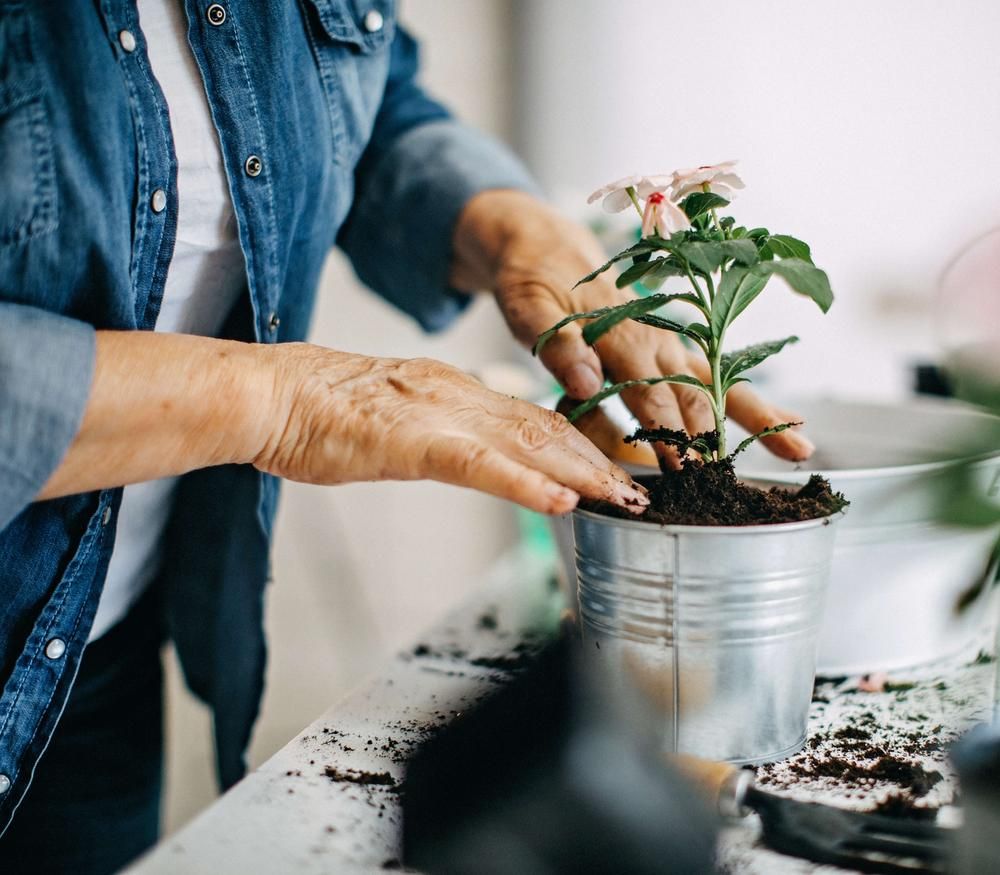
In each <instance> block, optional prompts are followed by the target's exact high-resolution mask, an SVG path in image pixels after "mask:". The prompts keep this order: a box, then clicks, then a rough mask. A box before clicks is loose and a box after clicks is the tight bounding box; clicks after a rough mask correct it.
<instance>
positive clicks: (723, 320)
mask: <svg viewBox="0 0 1000 875" xmlns="http://www.w3.org/2000/svg"><path fill="white" fill-rule="evenodd" d="M764 264H771V262H765V263H764ZM764 264H758V265H756V266H755V267H753V268H746V267H731V268H729V270H727V271H726V272H725V273H724V274H723V275H722V282H720V283H719V288H718V291H716V293H715V300H714V301H713V302H712V319H711V326H712V336H713V337H715V338H719V337H721V336H722V333H723V332H724V331H725V330H726V328H727V327H728V326H729V324H730V323H731V322H732V321H733V320H734V319H735V318H736V317H737V316H739V315H740V313H742V312H743V311H744V310H745V309H746V308H747V307H748V306H749V305H750V303H751V302H752V301H753V299H754V298H756V297H757V295H759V294H760V293H761V292H762V291H763V290H764V286H766V285H767V281H768V279H770V276H768V275H765V276H761V275H759V274H758V273H756V271H758V270H759V269H760V268H761V267H763V266H764Z"/></svg>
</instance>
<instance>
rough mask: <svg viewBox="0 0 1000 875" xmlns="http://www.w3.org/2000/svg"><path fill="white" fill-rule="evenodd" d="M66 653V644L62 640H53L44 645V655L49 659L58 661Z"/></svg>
mask: <svg viewBox="0 0 1000 875" xmlns="http://www.w3.org/2000/svg"><path fill="white" fill-rule="evenodd" d="M65 652H66V642H65V641H63V640H62V638H53V639H52V640H51V641H50V642H49V643H48V644H46V645H45V655H46V656H47V657H48V658H49V659H59V658H60V657H61V656H62V655H63V654H64V653H65Z"/></svg>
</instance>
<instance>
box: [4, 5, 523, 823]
mask: <svg viewBox="0 0 1000 875" xmlns="http://www.w3.org/2000/svg"><path fill="white" fill-rule="evenodd" d="M184 2H185V6H186V9H187V14H188V20H189V30H188V39H189V42H190V44H191V47H192V50H193V53H194V57H195V60H196V62H197V65H198V67H199V68H200V71H201V74H202V77H203V79H204V83H205V88H206V92H207V95H208V101H209V105H210V108H211V112H212V116H213V119H214V121H215V125H216V127H217V129H218V133H219V139H220V145H221V150H222V156H223V161H224V165H225V171H226V175H227V178H228V182H229V188H230V191H231V193H232V198H233V202H234V208H235V212H236V217H237V222H238V227H239V240H240V244H241V247H242V250H243V253H244V256H245V259H246V265H247V288H246V292H245V294H243V295H242V296H241V299H240V301H239V303H238V304H237V306H236V307H235V308H234V310H233V312H232V313H231V315H230V317H229V319H228V321H227V324H226V327H225V329H224V331H223V336H226V337H231V338H235V339H241V340H246V341H256V342H259V343H275V342H279V341H289V340H299V339H302V338H303V336H304V335H305V333H306V330H307V328H308V323H309V316H310V311H311V309H312V304H313V296H314V292H315V288H316V284H317V279H318V277H319V274H320V270H321V268H322V266H323V262H324V258H325V256H326V255H327V252H328V250H329V249H330V248H331V247H332V246H334V245H339V246H340V247H342V249H343V250H344V251H345V252H346V253H347V255H348V256H349V257H350V259H351V261H352V263H353V265H354V268H355V270H356V271H357V273H358V275H359V277H360V278H361V279H362V280H363V281H364V282H365V283H367V284H368V285H369V286H371V287H372V288H373V289H375V290H376V291H377V292H378V293H379V294H381V295H383V296H384V297H386V298H387V299H388V300H389V301H391V302H392V303H393V304H395V305H397V306H398V307H400V308H402V309H403V310H404V311H406V312H408V313H409V314H411V315H412V316H413V317H414V318H415V319H417V320H418V321H419V323H420V324H421V325H422V326H423V327H424V328H425V329H428V330H435V329H439V328H442V327H444V326H445V325H447V324H448V323H449V321H450V320H451V319H452V318H453V317H454V316H455V315H456V314H457V313H459V312H460V310H461V309H462V306H463V302H464V300H465V298H464V297H463V296H461V295H459V294H457V293H455V292H454V291H453V290H450V289H449V288H448V282H447V276H448V270H449V261H450V254H451V237H452V232H453V228H454V225H455V222H456V219H457V217H458V213H459V211H460V210H461V208H462V206H463V205H464V204H465V202H466V201H467V200H468V199H469V198H470V197H471V196H472V195H474V194H475V193H476V192H478V191H481V190H484V189H488V188H522V189H525V188H531V187H532V183H531V181H530V179H529V178H528V176H527V174H526V173H525V171H524V169H523V168H522V167H521V165H520V164H519V163H518V162H517V160H516V159H514V158H513V157H512V156H511V155H510V154H509V153H508V152H507V151H506V150H505V149H504V148H502V147H501V146H500V145H498V144H497V143H495V142H493V141H491V140H489V139H488V138H486V137H483V136H481V135H479V134H477V133H475V132H474V131H472V130H470V129H468V128H466V127H463V126H462V125H461V124H460V123H458V122H456V121H455V120H453V119H452V118H451V117H450V116H449V114H448V112H447V111H446V110H445V109H444V108H443V107H442V106H441V105H440V104H438V103H436V102H435V101H433V100H432V99H430V98H429V97H428V96H427V95H426V94H425V93H424V92H423V91H422V90H421V89H420V87H419V85H418V84H417V83H416V78H415V77H416V74H417V67H418V64H417V49H416V45H415V43H414V41H413V40H412V39H411V38H410V37H409V36H408V35H407V34H406V33H405V32H404V31H403V30H402V29H401V28H400V27H399V26H398V25H397V23H396V10H395V8H394V3H393V0H301V2H300V3H295V2H292V0H266V2H265V0H259V2H251V0H227V2H224V3H222V4H209V3H208V2H207V0H184ZM210 7H211V10H210ZM251 156H254V157H255V159H256V160H251ZM258 171H259V172H258ZM176 173H177V168H176V159H175V155H174V147H173V140H172V136H171V130H170V119H169V115H168V109H167V106H166V104H165V102H164V99H163V94H162V93H161V91H160V88H159V86H158V84H157V82H156V80H155V79H154V77H153V76H152V74H151V72H150V67H149V62H148V59H147V56H146V46H145V42H144V38H143V34H142V29H141V22H140V21H139V20H138V13H137V10H136V6H135V3H134V2H128V0H63V2H59V3H35V2H29V0H23V2H9V0H0V682H2V684H3V690H2V694H0V830H3V829H6V827H7V825H8V824H9V823H10V820H11V818H12V816H13V813H14V811H15V809H16V808H17V805H18V803H19V801H20V800H21V798H22V797H23V795H24V793H25V791H26V789H27V788H28V785H29V783H30V781H31V777H32V773H33V771H34V768H35V764H36V763H37V761H38V759H39V757H40V756H41V755H42V753H43V751H44V750H45V747H46V744H47V743H48V739H49V738H50V736H51V734H52V732H53V729H54V728H55V726H56V723H57V721H58V719H59V715H60V713H61V712H62V709H63V708H64V706H65V703H66V700H67V697H68V695H69V693H70V689H71V687H72V685H73V679H74V676H75V673H76V671H77V667H78V665H79V662H80V656H81V653H82V651H83V649H84V645H85V642H86V639H87V635H88V631H89V628H90V625H91V622H92V620H93V617H94V612H95V610H96V606H97V602H98V599H99V597H100V593H101V588H102V586H103V581H104V575H105V572H106V569H107V565H108V560H109V558H110V555H111V551H112V547H113V544H114V536H115V522H116V514H117V511H118V506H119V503H120V499H121V490H120V489H107V490H104V491H101V492H93V493H88V494H82V495H74V496H70V497H66V498H60V499H56V500H52V501H45V502H35V501H34V499H35V496H36V495H37V494H38V492H39V491H40V489H41V487H42V486H43V485H44V484H45V482H46V481H47V480H48V478H49V477H50V475H51V474H52V472H53V471H54V470H55V469H56V467H57V466H58V464H59V462H60V461H61V459H62V457H63V456H64V454H65V452H66V450H67V448H68V446H69V444H70V442H71V441H72V440H73V437H74V435H75V433H76V431H77V429H78V428H79V424H80V421H81V418H82V414H83V410H84V407H85V405H86V401H87V397H88V392H89V388H90V383H91V379H92V376H93V369H94V349H95V338H94V332H95V330H97V329H118V330H133V331H149V330H152V329H153V328H154V326H155V324H156V318H157V312H158V308H159V305H160V299H161V296H162V293H163V284H164V278H165V276H166V273H167V269H168V267H169V265H170V258H171V252H172V247H173V242H174V233H175V222H176V216H177V188H176ZM219 403H220V404H221V403H224V399H221V398H220V399H219ZM276 499H277V484H276V482H275V481H274V480H273V479H271V478H269V477H265V476H263V475H261V474H259V473H258V472H257V471H255V470H254V469H253V468H251V467H249V466H235V465H234V466H221V467H216V468H209V469H205V470H201V471H196V472H193V473H191V474H188V475H186V476H185V477H183V478H181V482H180V485H179V487H178V490H177V494H176V499H175V503H174V508H173V513H172V517H171V520H170V523H169V525H168V528H167V535H166V537H167V543H166V545H165V549H164V554H165V560H164V566H163V568H162V571H161V580H160V585H161V586H162V587H163V590H164V592H165V594H166V601H167V617H168V626H169V631H170V634H171V636H172V637H173V639H174V642H175V644H176V647H177V650H178V653H179V656H180V659H181V664H182V666H183V669H184V673H185V678H186V680H187V682H188V684H189V685H190V686H191V688H192V689H193V691H194V692H195V693H196V694H197V695H198V696H199V697H201V698H202V699H203V700H204V701H205V702H207V703H208V704H209V705H210V706H211V707H212V708H213V709H214V717H215V720H214V726H215V736H216V749H217V755H218V767H219V777H220V781H221V783H222V784H223V786H229V785H230V784H232V783H234V782H235V781H236V780H238V779H239V778H240V776H241V775H242V774H243V771H244V761H243V751H244V749H245V747H246V743H247V741H248V738H249V734H250V730H251V727H252V724H253V721H254V719H255V717H256V714H257V709H258V705H259V700H260V696H261V692H262V684H263V669H264V658H265V649H264V640H263V633H262V612H263V593H264V589H265V583H266V581H267V578H268V542H269V538H270V532H271V524H272V520H273V517H274V512H275V503H276ZM122 719H123V720H127V719H128V715H125V714H123V715H122Z"/></svg>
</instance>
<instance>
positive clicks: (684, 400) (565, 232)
mask: <svg viewBox="0 0 1000 875" xmlns="http://www.w3.org/2000/svg"><path fill="white" fill-rule="evenodd" d="M455 243H456V263H455V267H454V270H453V274H452V280H453V282H454V283H455V284H456V286H457V287H459V288H464V289H470V290H471V289H474V288H490V289H493V291H494V292H495V294H496V299H497V303H498V304H499V305H500V309H501V311H502V312H503V315H504V318H505V319H506V320H507V324H508V325H509V326H510V329H511V331H512V332H513V334H514V336H515V337H516V338H517V339H518V340H520V341H521V342H522V343H524V344H525V345H527V346H531V345H532V344H534V342H535V339H536V338H537V337H538V335H539V334H541V333H542V332H543V331H545V330H546V329H548V328H551V327H552V326H553V325H555V324H556V323H557V322H558V321H559V320H560V319H562V318H564V317H566V316H568V315H570V314H571V313H577V312H581V311H585V310H594V309H597V308H598V307H604V306H607V305H609V304H620V303H622V302H624V301H627V300H629V299H630V298H633V297H635V295H634V294H633V293H632V292H631V291H629V290H626V289H618V288H616V287H615V284H614V282H613V281H612V280H611V279H609V278H608V274H602V275H601V276H599V277H598V278H597V279H595V280H594V281H592V282H589V283H586V284H584V285H582V286H579V287H578V288H576V289H574V288H573V286H574V284H575V283H576V281H577V280H578V279H580V277H582V276H585V275H586V274H588V273H590V271H592V270H593V269H594V268H595V267H596V266H597V265H599V264H601V263H602V262H604V261H605V260H606V259H607V256H606V255H605V254H604V253H603V252H602V251H601V247H600V244H599V243H598V241H597V240H596V238H595V237H594V235H593V234H591V233H590V232H589V231H588V230H587V229H585V228H583V227H582V226H580V225H578V224H576V223H574V222H571V221H569V220H568V219H566V218H564V217H562V216H561V215H559V214H558V213H557V212H556V211H555V210H553V209H551V208H550V207H548V206H546V205H545V204H544V203H542V202H540V201H539V200H538V199H536V198H534V197H532V196H530V195H527V194H523V193H520V192H513V191H488V192H483V193H482V194H480V195H478V196H476V197H475V198H473V199H472V200H471V201H470V202H469V204H468V205H467V206H466V208H465V210H464V211H463V214H462V216H461V219H460V220H459V226H458V228H457V230H456V235H455ZM580 324H581V323H577V322H575V323H572V324H570V325H567V326H566V327H565V328H564V329H562V330H561V331H560V332H559V333H558V334H557V335H556V336H555V337H553V338H552V340H550V341H549V342H548V344H546V346H545V348H544V349H543V350H542V353H541V359H542V362H543V363H544V364H545V366H546V367H547V368H548V369H549V370H550V371H551V372H552V374H553V375H554V376H555V377H556V379H557V380H558V381H559V383H560V384H561V385H562V387H563V388H564V389H565V390H566V392H567V393H568V394H569V395H571V396H572V397H574V398H580V399H585V398H589V397H590V396H592V395H594V394H596V393H597V392H598V391H600V389H601V387H602V385H603V383H604V380H605V378H608V379H610V380H611V381H613V382H622V381H625V380H634V379H642V378H645V377H652V376H657V375H663V374H692V375H694V376H697V377H698V378H699V379H701V380H702V381H704V382H711V376H710V374H709V369H708V366H707V362H706V361H705V358H704V356H703V355H702V354H701V352H700V351H698V350H688V349H687V348H685V346H684V345H683V343H681V341H680V339H679V338H678V337H677V336H676V335H675V334H671V333H669V332H666V331H662V330H659V329H655V328H651V327H649V326H645V325H641V324H639V323H637V322H631V321H626V322H623V323H621V324H620V325H618V326H616V327H615V328H613V329H612V330H611V331H609V332H608V333H607V334H605V335H604V336H603V337H602V338H601V339H600V340H599V341H598V342H597V343H596V344H595V345H594V347H593V348H591V347H589V346H587V345H586V344H585V343H584V341H583V337H582V332H581V328H580ZM622 399H623V400H624V401H625V403H626V404H627V405H628V407H629V409H630V410H631V411H632V412H633V413H634V414H635V416H636V418H637V419H638V420H639V422H640V423H641V424H642V425H643V426H644V427H647V428H649V427H656V426H663V427H666V428H674V429H684V430H686V431H687V432H688V433H690V434H695V433H697V432H701V431H709V430H711V429H713V428H714V425H715V424H714V420H713V418H712V412H711V409H710V408H709V405H708V402H707V400H706V399H705V397H704V395H703V394H701V393H700V392H698V391H696V390H695V389H692V388H690V387H686V386H676V385H668V384H665V383H659V384H656V385H653V386H643V387H637V388H633V389H630V390H628V391H626V392H623V393H622ZM727 412H728V413H729V415H730V416H731V417H732V418H733V419H734V420H736V421H737V422H738V423H739V424H740V425H742V426H743V427H744V428H746V429H747V430H748V431H750V432H751V433H754V432H758V431H761V430H762V429H764V428H767V427H769V426H773V425H778V424H780V423H783V422H788V421H790V420H795V419H798V417H796V416H795V415H794V414H792V413H789V412H787V411H784V410H782V409H780V408H778V407H775V406H774V405H772V404H769V403H767V402H766V401H764V400H762V399H761V398H760V397H758V396H757V395H756V394H755V393H753V392H752V391H751V390H750V389H749V388H748V387H747V386H745V385H740V386H737V387H735V388H734V389H733V390H732V391H731V392H730V393H729V399H728V410H727ZM764 443H765V444H766V446H767V447H768V448H769V449H770V450H771V451H772V452H774V453H776V454H777V455H779V456H782V457H783V458H786V459H793V460H798V459H805V458H808V456H809V455H810V454H811V453H812V451H813V446H812V444H811V443H810V442H809V441H808V440H807V439H806V438H805V437H804V436H803V435H802V434H800V433H798V432H796V431H795V430H794V429H789V430H788V431H784V432H781V433H780V434H777V435H772V436H771V437H768V438H765V439H764ZM671 452H672V451H671ZM668 458H671V456H668ZM673 458H675V457H673Z"/></svg>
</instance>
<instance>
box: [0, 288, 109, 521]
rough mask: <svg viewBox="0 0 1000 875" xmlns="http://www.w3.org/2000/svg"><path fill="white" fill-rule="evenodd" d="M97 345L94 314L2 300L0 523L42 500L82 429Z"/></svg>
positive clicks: (0, 330) (0, 326)
mask: <svg viewBox="0 0 1000 875" xmlns="http://www.w3.org/2000/svg"><path fill="white" fill-rule="evenodd" d="M95 347H96V339H95V332H94V328H93V326H91V325H89V324H88V323H86V322H80V321H78V320H76V319H70V318H68V317H66V316H60V315H57V314H55V313H49V312H46V311H45V310H40V309H38V308H35V307H28V306H24V305H21V304H4V303H0V530H3V529H4V528H5V527H6V526H7V525H8V523H10V521H11V520H13V519H14V517H16V516H17V515H18V514H19V513H20V512H21V511H22V510H23V509H24V508H25V507H26V506H27V505H29V504H30V503H31V502H32V501H34V500H35V497H36V496H37V495H38V493H39V492H40V491H41V489H42V487H43V486H44V485H45V484H46V482H48V479H49V477H51V476H52V473H53V472H54V471H55V469H56V468H57V467H58V466H59V463H60V462H62V459H63V457H64V456H65V455H66V450H67V449H68V448H69V445H70V443H72V441H73V439H74V438H75V437H76V433H77V431H79V428H80V422H81V421H82V419H83V411H84V408H85V407H86V405H87V399H88V397H89V396H90V384H91V380H92V379H93V375H94V357H95Z"/></svg>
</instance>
